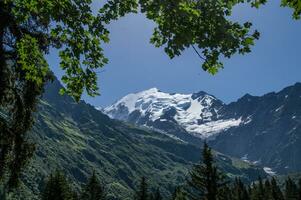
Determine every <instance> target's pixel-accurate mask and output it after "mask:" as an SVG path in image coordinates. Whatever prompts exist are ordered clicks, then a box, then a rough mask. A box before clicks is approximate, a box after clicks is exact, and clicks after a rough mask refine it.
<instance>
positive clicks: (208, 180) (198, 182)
mask: <svg viewBox="0 0 301 200" xmlns="http://www.w3.org/2000/svg"><path fill="white" fill-rule="evenodd" d="M202 155H203V156H202V158H203V160H202V161H201V162H200V163H199V164H196V165H194V167H193V169H192V170H191V172H190V174H189V175H190V178H189V179H188V185H189V186H190V188H191V189H190V190H188V196H189V197H190V198H191V199H195V200H197V199H200V198H201V197H204V198H205V199H206V200H218V199H222V198H223V194H224V193H223V188H224V187H225V186H226V184H227V181H226V180H225V175H224V174H223V173H221V172H220V171H219V169H218V168H217V166H215V164H214V160H213V155H212V152H211V149H210V148H209V147H208V145H207V143H205V144H204V148H203V154H202Z"/></svg>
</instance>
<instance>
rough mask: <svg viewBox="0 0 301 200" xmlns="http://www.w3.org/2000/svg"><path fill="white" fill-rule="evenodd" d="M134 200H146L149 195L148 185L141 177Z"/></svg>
mask: <svg viewBox="0 0 301 200" xmlns="http://www.w3.org/2000/svg"><path fill="white" fill-rule="evenodd" d="M134 199H135V200H148V199H149V194H148V185H147V181H146V178H145V177H144V176H143V177H142V178H141V181H140V185H139V189H138V190H137V191H136V193H135V197H134Z"/></svg>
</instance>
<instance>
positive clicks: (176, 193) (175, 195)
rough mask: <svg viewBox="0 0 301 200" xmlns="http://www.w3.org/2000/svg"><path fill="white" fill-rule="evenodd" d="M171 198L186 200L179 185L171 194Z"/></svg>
mask: <svg viewBox="0 0 301 200" xmlns="http://www.w3.org/2000/svg"><path fill="white" fill-rule="evenodd" d="M171 199H172V200H186V199H187V198H186V196H185V194H184V192H183V190H182V188H181V187H176V189H175V191H174V193H173V194H172V198H171Z"/></svg>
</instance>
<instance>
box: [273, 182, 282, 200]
mask: <svg viewBox="0 0 301 200" xmlns="http://www.w3.org/2000/svg"><path fill="white" fill-rule="evenodd" d="M271 195H272V200H284V197H283V194H282V191H281V189H280V187H279V186H278V184H277V181H276V179H275V178H274V177H273V178H272V180H271Z"/></svg>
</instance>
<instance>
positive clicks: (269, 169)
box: [263, 167, 276, 176]
mask: <svg viewBox="0 0 301 200" xmlns="http://www.w3.org/2000/svg"><path fill="white" fill-rule="evenodd" d="M263 170H264V171H265V173H267V174H269V175H271V176H275V175H276V172H274V171H273V169H272V168H269V167H264V168H263Z"/></svg>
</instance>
